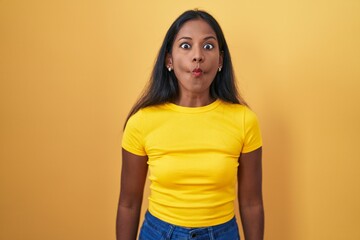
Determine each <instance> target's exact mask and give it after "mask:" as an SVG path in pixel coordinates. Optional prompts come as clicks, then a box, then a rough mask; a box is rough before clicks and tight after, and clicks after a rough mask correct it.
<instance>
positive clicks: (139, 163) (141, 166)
mask: <svg viewBox="0 0 360 240" xmlns="http://www.w3.org/2000/svg"><path fill="white" fill-rule="evenodd" d="M147 160H148V157H147V156H138V155H135V154H132V153H130V152H128V151H126V150H124V149H122V169H121V186H120V198H119V205H118V212H117V218H116V239H117V240H135V239H136V235H137V230H138V226H139V219H140V210H141V203H142V198H143V192H144V184H145V180H146V175H147V170H148V165H147Z"/></svg>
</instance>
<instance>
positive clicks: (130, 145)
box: [121, 110, 146, 156]
mask: <svg viewBox="0 0 360 240" xmlns="http://www.w3.org/2000/svg"><path fill="white" fill-rule="evenodd" d="M140 111H141V110H140ZM140 111H138V112H137V113H135V114H134V115H132V116H131V117H130V118H129V120H128V122H127V123H126V126H125V130H124V134H123V138H122V143H121V145H122V148H124V149H125V150H126V151H128V152H130V153H133V154H135V155H139V156H146V152H145V147H144V136H143V133H142V131H141V112H140Z"/></svg>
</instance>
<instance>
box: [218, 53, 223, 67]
mask: <svg viewBox="0 0 360 240" xmlns="http://www.w3.org/2000/svg"><path fill="white" fill-rule="evenodd" d="M223 61H224V51H220V54H219V67H222V66H223Z"/></svg>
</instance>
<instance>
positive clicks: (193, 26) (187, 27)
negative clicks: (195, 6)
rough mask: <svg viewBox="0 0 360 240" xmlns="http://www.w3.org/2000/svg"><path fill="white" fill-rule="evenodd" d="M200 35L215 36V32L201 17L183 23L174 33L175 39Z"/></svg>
mask: <svg viewBox="0 0 360 240" xmlns="http://www.w3.org/2000/svg"><path fill="white" fill-rule="evenodd" d="M201 36H214V37H216V33H215V31H214V30H213V29H212V28H211V26H210V25H209V24H208V23H207V22H206V21H204V20H202V19H196V20H190V21H187V22H186V23H184V25H182V27H181V28H180V30H179V32H178V34H177V35H176V39H178V38H181V37H191V38H195V37H201Z"/></svg>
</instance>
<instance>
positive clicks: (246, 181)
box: [238, 147, 264, 240]
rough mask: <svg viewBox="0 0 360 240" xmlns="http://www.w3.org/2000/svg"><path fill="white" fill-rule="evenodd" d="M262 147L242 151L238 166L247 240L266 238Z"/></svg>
mask: <svg viewBox="0 0 360 240" xmlns="http://www.w3.org/2000/svg"><path fill="white" fill-rule="evenodd" d="M261 155H262V148H261V147H260V148H258V149H257V150H255V151H252V152H249V153H242V154H241V155H240V158H239V167H238V199H239V209H240V216H241V221H242V225H243V230H244V235H245V240H262V239H264V208H263V199H262V186H261V185H262V167H261Z"/></svg>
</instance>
